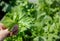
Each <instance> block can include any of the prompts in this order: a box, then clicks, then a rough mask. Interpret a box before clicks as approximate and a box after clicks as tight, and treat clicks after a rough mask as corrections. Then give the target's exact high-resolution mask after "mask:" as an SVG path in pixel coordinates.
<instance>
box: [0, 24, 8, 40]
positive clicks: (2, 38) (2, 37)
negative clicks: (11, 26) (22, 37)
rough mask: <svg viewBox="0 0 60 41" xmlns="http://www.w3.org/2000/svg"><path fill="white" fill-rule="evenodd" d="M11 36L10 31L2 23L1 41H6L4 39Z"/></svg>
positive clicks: (0, 28)
mask: <svg viewBox="0 0 60 41" xmlns="http://www.w3.org/2000/svg"><path fill="white" fill-rule="evenodd" d="M8 34H9V31H8V29H6V28H5V27H4V25H3V24H2V23H0V41H1V40H4V38H5V37H6V36H7V35H8Z"/></svg>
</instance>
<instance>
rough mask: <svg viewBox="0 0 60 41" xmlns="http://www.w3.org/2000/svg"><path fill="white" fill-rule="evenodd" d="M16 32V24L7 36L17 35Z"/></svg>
mask: <svg viewBox="0 0 60 41" xmlns="http://www.w3.org/2000/svg"><path fill="white" fill-rule="evenodd" d="M17 33H18V25H14V26H13V28H12V29H11V31H10V33H9V34H8V35H7V36H12V35H17Z"/></svg>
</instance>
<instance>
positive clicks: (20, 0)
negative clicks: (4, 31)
mask: <svg viewBox="0 0 60 41" xmlns="http://www.w3.org/2000/svg"><path fill="white" fill-rule="evenodd" d="M1 22H2V23H4V24H5V25H6V26H7V27H9V29H11V28H12V26H13V25H15V24H18V25H19V32H18V35H16V36H12V37H8V38H7V39H5V41H59V39H60V0H38V1H36V2H35V3H34V2H29V1H28V0H16V2H15V6H12V7H11V10H10V11H8V13H7V14H6V15H5V16H4V18H3V19H2V20H1Z"/></svg>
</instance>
